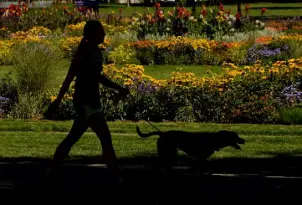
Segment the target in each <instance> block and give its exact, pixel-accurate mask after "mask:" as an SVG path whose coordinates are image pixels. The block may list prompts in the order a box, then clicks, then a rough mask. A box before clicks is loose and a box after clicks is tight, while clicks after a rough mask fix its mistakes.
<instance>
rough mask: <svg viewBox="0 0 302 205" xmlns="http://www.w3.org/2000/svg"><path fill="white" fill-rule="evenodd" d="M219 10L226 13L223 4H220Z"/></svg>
mask: <svg viewBox="0 0 302 205" xmlns="http://www.w3.org/2000/svg"><path fill="white" fill-rule="evenodd" d="M218 8H219V10H220V11H224V6H223V4H222V3H220V4H219V7H218Z"/></svg>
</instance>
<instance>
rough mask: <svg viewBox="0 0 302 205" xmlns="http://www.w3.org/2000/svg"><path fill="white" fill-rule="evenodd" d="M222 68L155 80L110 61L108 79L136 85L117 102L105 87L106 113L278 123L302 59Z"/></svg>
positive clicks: (157, 118) (139, 69)
mask: <svg viewBox="0 0 302 205" xmlns="http://www.w3.org/2000/svg"><path fill="white" fill-rule="evenodd" d="M223 67H224V69H225V71H226V72H225V73H224V74H222V75H217V74H212V76H211V77H201V78H200V77H196V76H195V75H194V74H193V73H181V72H173V73H172V74H171V78H170V79H167V80H156V79H153V78H152V77H150V76H147V75H145V74H144V68H143V66H139V65H133V64H128V65H125V66H122V67H117V66H116V65H114V64H110V65H106V66H104V74H105V75H106V76H107V77H108V78H110V79H112V80H114V81H115V82H117V83H119V84H121V85H125V86H128V87H129V88H130V89H131V95H130V96H129V97H128V98H127V99H125V101H123V102H119V103H118V104H117V105H115V104H114V102H115V100H114V92H112V91H110V90H108V89H105V88H101V91H100V92H102V94H104V95H103V96H104V98H102V104H103V106H104V107H103V109H106V112H105V114H106V117H107V118H108V119H111V120H114V119H128V120H139V119H147V118H149V119H150V120H154V121H161V120H164V119H165V120H177V121H179V120H189V121H202V122H223V123H233V122H245V123H276V122H278V119H279V111H280V109H281V108H286V107H289V106H292V105H290V104H289V103H285V102H283V100H280V99H283V98H284V92H283V89H284V85H286V86H289V85H292V84H293V83H295V82H298V81H299V80H300V78H301V76H302V58H299V59H290V60H288V61H277V62H275V63H274V64H272V65H271V66H268V65H263V64H261V62H260V61H257V62H256V63H255V64H254V65H252V66H245V67H243V68H240V67H238V66H236V65H234V64H232V63H225V64H224V65H223ZM70 93H71V90H70ZM64 101H66V103H65V104H64V106H66V105H71V104H72V103H71V97H70V94H68V95H67V97H65V98H64ZM68 110H72V108H70V107H69V108H68ZM61 111H62V110H61ZM62 112H63V111H62ZM184 113H186V114H184ZM64 115H66V116H67V113H66V112H65V114H64ZM186 115H188V116H187V117H186Z"/></svg>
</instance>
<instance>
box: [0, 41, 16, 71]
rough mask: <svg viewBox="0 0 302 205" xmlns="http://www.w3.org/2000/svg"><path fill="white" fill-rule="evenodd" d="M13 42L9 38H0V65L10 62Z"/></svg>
mask: <svg viewBox="0 0 302 205" xmlns="http://www.w3.org/2000/svg"><path fill="white" fill-rule="evenodd" d="M12 46H13V42H12V41H9V40H0V65H10V64H12V56H11V47H12Z"/></svg>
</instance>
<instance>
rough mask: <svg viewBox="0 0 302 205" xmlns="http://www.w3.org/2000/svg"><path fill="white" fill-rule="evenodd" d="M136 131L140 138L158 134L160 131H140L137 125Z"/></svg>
mask: <svg viewBox="0 0 302 205" xmlns="http://www.w3.org/2000/svg"><path fill="white" fill-rule="evenodd" d="M136 132H137V134H138V135H139V136H140V137H142V138H147V137H150V136H152V135H160V134H161V133H162V132H161V131H155V132H149V133H142V132H141V130H140V129H139V127H138V126H136Z"/></svg>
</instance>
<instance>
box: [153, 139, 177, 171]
mask: <svg viewBox="0 0 302 205" xmlns="http://www.w3.org/2000/svg"><path fill="white" fill-rule="evenodd" d="M157 153H158V156H159V157H160V161H161V166H163V167H164V169H165V171H166V172H167V173H171V172H172V166H173V164H174V162H175V160H176V157H177V148H176V147H175V146H174V145H173V142H172V143H171V142H169V140H167V139H165V138H159V139H158V141H157Z"/></svg>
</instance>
